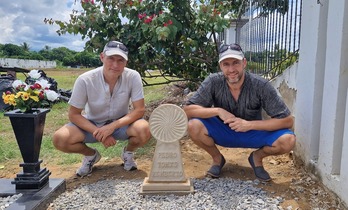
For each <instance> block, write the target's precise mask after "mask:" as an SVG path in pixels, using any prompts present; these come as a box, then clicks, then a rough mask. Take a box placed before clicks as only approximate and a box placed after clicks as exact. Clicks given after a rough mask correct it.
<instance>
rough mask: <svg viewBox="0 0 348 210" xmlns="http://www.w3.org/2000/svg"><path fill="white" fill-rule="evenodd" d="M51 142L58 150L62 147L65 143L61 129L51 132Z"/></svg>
mask: <svg viewBox="0 0 348 210" xmlns="http://www.w3.org/2000/svg"><path fill="white" fill-rule="evenodd" d="M52 143H53V146H54V147H55V148H56V149H58V150H61V149H62V148H64V145H66V142H65V138H64V135H63V133H62V131H61V129H59V130H57V131H56V132H55V133H54V134H53V137H52Z"/></svg>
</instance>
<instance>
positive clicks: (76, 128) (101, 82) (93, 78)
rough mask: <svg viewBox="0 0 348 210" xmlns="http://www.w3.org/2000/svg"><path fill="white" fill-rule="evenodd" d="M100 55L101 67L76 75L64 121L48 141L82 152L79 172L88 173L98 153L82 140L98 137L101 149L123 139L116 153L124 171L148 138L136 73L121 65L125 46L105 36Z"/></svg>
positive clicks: (132, 166)
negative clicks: (101, 145) (119, 155)
mask: <svg viewBox="0 0 348 210" xmlns="http://www.w3.org/2000/svg"><path fill="white" fill-rule="evenodd" d="M100 59H101V61H102V63H103V66H101V67H99V68H96V69H93V70H90V71H88V72H86V73H83V74H81V75H80V76H79V77H78V78H77V79H76V81H75V84H74V88H73V92H72V95H71V98H70V100H69V104H70V108H69V119H70V123H68V124H66V125H64V126H63V127H62V128H60V129H59V130H57V131H56V132H55V134H54V136H53V144H54V146H55V147H56V148H57V149H58V150H60V151H63V152H66V153H79V154H82V155H84V156H85V157H84V159H83V162H82V166H81V167H80V168H79V169H78V170H77V171H76V174H77V175H78V176H81V177H82V176H86V175H88V174H90V173H91V172H92V167H93V165H94V164H95V163H97V162H98V161H99V160H100V158H101V156H100V154H99V152H98V151H97V150H96V149H93V148H90V147H88V146H87V145H86V143H94V142H101V143H102V144H103V145H104V146H105V147H106V148H107V147H110V146H113V145H115V144H116V142H117V141H118V140H128V144H127V146H126V147H125V148H124V149H123V153H122V156H121V157H122V160H123V161H124V169H125V170H128V171H130V170H135V169H137V165H136V163H135V161H134V153H133V152H134V151H135V150H136V149H137V148H138V147H141V146H143V145H144V144H146V143H147V142H148V141H149V139H150V137H151V134H150V129H149V124H148V122H147V121H146V120H144V119H142V117H143V115H144V113H145V102H144V93H143V86H142V80H141V77H140V74H139V73H138V72H137V71H135V70H133V69H129V68H127V67H126V64H127V61H128V49H127V47H126V46H125V45H124V44H123V43H121V42H117V41H110V42H108V43H107V44H106V45H105V47H104V50H103V52H102V53H101V54H100ZM130 101H131V102H132V105H133V109H132V110H131V111H130V110H129V102H130ZM83 111H84V112H83Z"/></svg>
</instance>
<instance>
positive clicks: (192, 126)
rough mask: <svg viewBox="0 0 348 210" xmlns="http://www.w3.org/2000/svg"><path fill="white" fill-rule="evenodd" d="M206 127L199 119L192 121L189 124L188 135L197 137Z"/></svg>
mask: <svg viewBox="0 0 348 210" xmlns="http://www.w3.org/2000/svg"><path fill="white" fill-rule="evenodd" d="M203 127H204V125H203V123H202V122H201V121H200V120H198V119H191V120H189V122H188V128H187V130H188V133H189V135H190V136H197V135H199V134H200V133H201V132H202V129H203Z"/></svg>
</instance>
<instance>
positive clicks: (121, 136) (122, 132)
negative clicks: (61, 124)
mask: <svg viewBox="0 0 348 210" xmlns="http://www.w3.org/2000/svg"><path fill="white" fill-rule="evenodd" d="M90 122H91V123H93V124H94V125H96V123H95V122H93V121H91V120H90ZM67 125H68V126H76V127H78V126H77V125H75V124H74V123H72V122H69V123H68V124H67ZM128 127H129V125H126V126H123V127H121V128H118V129H116V130H115V131H114V133H113V134H112V136H113V137H114V138H115V139H116V140H127V139H128V138H129V136H128V135H127V129H128ZM78 128H79V129H80V130H81V131H82V132H83V134H85V140H83V142H84V143H95V142H99V141H98V140H97V139H96V138H94V137H93V134H92V133H89V132H87V131H85V130H82V129H81V128H80V127H78Z"/></svg>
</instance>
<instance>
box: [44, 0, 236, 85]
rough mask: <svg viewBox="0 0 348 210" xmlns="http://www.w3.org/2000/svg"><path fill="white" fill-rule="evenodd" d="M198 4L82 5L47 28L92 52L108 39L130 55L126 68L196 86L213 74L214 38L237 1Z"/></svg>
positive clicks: (94, 1)
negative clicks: (155, 71) (76, 38)
mask: <svg viewBox="0 0 348 210" xmlns="http://www.w3.org/2000/svg"><path fill="white" fill-rule="evenodd" d="M199 2H200V3H197V1H194V0H176V1H167V0H155V1H141V0H112V1H111V0H81V3H82V8H83V10H82V11H72V14H71V16H70V20H69V21H62V20H52V19H50V20H49V21H48V23H50V24H57V25H58V26H59V27H60V29H59V30H58V31H57V33H58V34H59V35H63V34H65V33H69V34H81V35H82V38H83V39H87V40H88V41H87V42H86V46H85V48H86V49H87V50H91V51H93V52H101V51H102V49H103V46H104V44H105V43H106V42H107V41H108V40H119V41H121V42H123V43H124V44H125V45H126V46H127V47H128V48H129V51H130V52H129V62H128V66H129V67H131V68H134V69H136V70H138V71H139V72H140V73H141V74H142V75H145V74H144V72H145V70H146V69H158V70H160V71H161V72H162V74H163V76H170V77H171V78H172V77H177V78H181V79H185V80H190V81H201V80H203V79H204V78H205V77H206V76H207V75H208V74H209V73H211V72H215V71H217V69H218V68H217V66H218V65H217V60H218V59H217V56H218V53H217V49H218V46H219V44H220V43H218V41H217V38H216V35H217V33H220V32H223V30H224V29H225V28H228V27H229V25H230V19H231V18H232V17H235V16H236V14H237V12H238V11H239V6H240V2H241V1H237V3H236V2H235V1H227V0H225V1H224V0H211V1H199ZM232 2H234V3H233V4H232ZM238 2H239V3H238ZM228 15H230V16H228Z"/></svg>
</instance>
